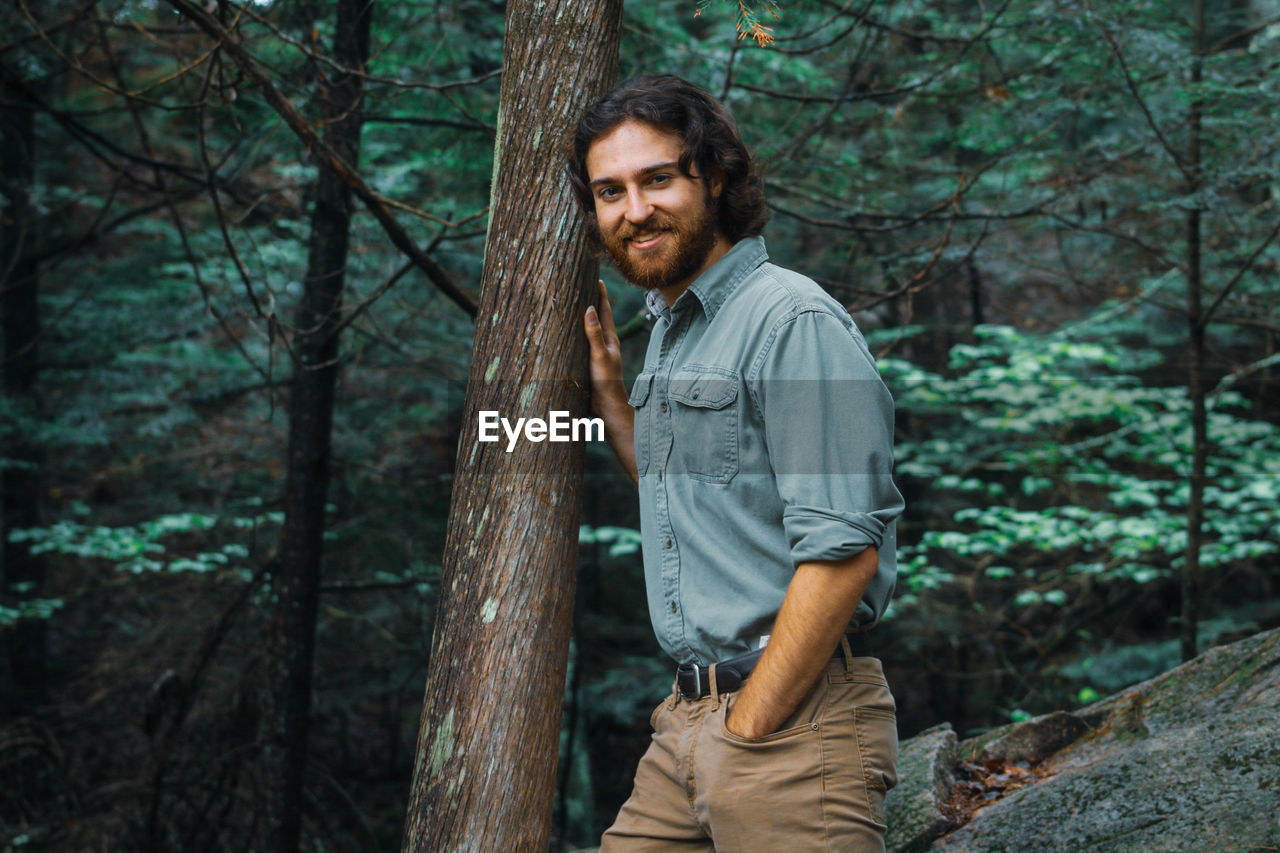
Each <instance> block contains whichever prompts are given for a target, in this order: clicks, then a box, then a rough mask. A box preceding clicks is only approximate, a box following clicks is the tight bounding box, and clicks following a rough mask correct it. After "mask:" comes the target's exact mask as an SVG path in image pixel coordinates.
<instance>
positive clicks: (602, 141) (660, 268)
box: [586, 121, 720, 291]
mask: <svg viewBox="0 0 1280 853" xmlns="http://www.w3.org/2000/svg"><path fill="white" fill-rule="evenodd" d="M683 150H684V149H683V141H682V140H681V138H680V137H679V136H678V135H676V134H674V133H671V132H669V131H666V130H663V129H661V128H657V127H654V126H653V125H650V124H646V123H644V122H638V121H626V122H623V123H622V124H620V125H618V126H617V127H615V128H614V129H613V130H611V131H609V132H608V133H606V134H605V135H604V136H601V137H599V138H598V139H596V141H595V142H593V143H591V147H590V148H588V149H587V162H586V167H587V178H588V181H589V182H590V183H589V186H590V189H591V197H592V199H593V200H594V203H595V212H596V222H597V225H598V227H599V230H600V238H601V242H603V243H604V247H605V249H606V250H607V251H608V253H609V257H610V258H611V259H612V260H613V263H614V265H615V266H616V267H617V268H618V271H619V272H621V273H622V275H623V276H624V277H625V278H626V279H627V281H629V282H631V283H632V284H636V285H639V286H640V287H646V288H648V287H658V288H664V289H665V288H669V287H672V286H676V285H687V284H689V283H690V282H691V281H693V279H694V278H696V277H697V276H698V274H699V273H701V272H702V271H703V270H704V269H706V268H707V267H708V266H710V265H711V262H712V261H713V260H714V259H713V258H712V253H713V250H714V249H715V248H716V247H717V242H718V241H719V240H720V233H719V229H718V228H717V227H716V222H715V216H714V211H713V209H712V202H711V200H712V199H713V198H715V197H718V196H719V195H720V184H719V182H718V181H712V182H710V184H708V182H704V181H703V180H702V179H701V178H700V177H698V176H689V175H686V174H685V173H684V172H682V171H680V166H679V161H680V155H681V153H682V152H683ZM678 289H679V290H681V291H683V287H679V288H678Z"/></svg>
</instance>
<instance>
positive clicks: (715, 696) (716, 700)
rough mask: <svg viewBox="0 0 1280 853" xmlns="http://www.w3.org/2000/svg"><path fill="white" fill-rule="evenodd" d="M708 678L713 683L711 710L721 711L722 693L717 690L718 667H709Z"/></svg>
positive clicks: (712, 665)
mask: <svg viewBox="0 0 1280 853" xmlns="http://www.w3.org/2000/svg"><path fill="white" fill-rule="evenodd" d="M707 678H708V680H709V681H710V682H711V710H713V711H718V710H720V691H719V690H717V689H716V665H715V664H714V663H713V664H711V666H709V667H707Z"/></svg>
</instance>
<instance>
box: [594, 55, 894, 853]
mask: <svg viewBox="0 0 1280 853" xmlns="http://www.w3.org/2000/svg"><path fill="white" fill-rule="evenodd" d="M568 174H569V179H570V181H571V182H572V184H573V187H574V190H575V192H576V194H577V196H578V199H579V201H580V202H581V203H582V206H583V208H584V210H585V211H586V214H587V217H588V219H589V221H590V223H591V226H592V228H593V231H594V233H595V235H596V237H597V238H598V241H599V242H600V243H601V245H602V246H603V247H604V249H605V250H607V252H608V255H609V257H610V258H611V259H612V261H613V263H614V265H615V266H616V267H617V268H618V270H619V271H620V272H621V273H622V275H623V277H624V278H626V280H627V281H629V282H630V283H632V284H635V285H638V286H640V287H643V288H646V289H647V290H648V293H647V295H646V299H647V304H648V307H649V311H650V313H651V314H653V315H654V317H656V324H655V325H654V328H653V331H652V335H651V338H650V341H649V346H648V351H647V353H646V355H645V362H644V368H643V370H642V371H641V372H640V374H639V375H638V376H637V377H636V379H635V381H634V383H633V384H632V386H631V389H630V391H629V392H628V390H627V388H626V386H625V384H624V382H623V379H622V361H621V355H620V346H619V341H618V336H617V332H616V331H615V328H614V322H613V315H612V311H611V309H610V306H609V300H608V295H607V293H606V292H605V289H604V285H603V283H601V285H600V299H599V302H600V307H599V310H598V311H597V309H596V308H594V307H593V308H590V309H588V311H587V315H586V318H585V327H586V334H587V338H588V340H589V342H590V347H591V387H592V408H593V410H594V412H595V414H596V415H597V416H598V417H601V418H603V419H604V421H605V430H606V436H607V438H608V440H609V442H610V445H611V446H612V448H613V450H614V453H615V454H616V455H617V457H618V459H619V461H620V462H621V464H622V466H623V467H624V468H625V469H626V471H627V473H628V475H629V476H630V477H631V479H632V480H633V481H634V482H635V483H636V484H637V486H638V491H639V498H640V524H641V537H642V542H643V552H644V570H645V584H646V589H647V597H648V604H649V614H650V617H651V618H652V620H653V627H654V631H655V633H656V634H657V637H658V641H659V642H660V644H661V645H662V647H663V649H664V650H665V651H666V652H667V653H668V654H670V655H671V657H672V658H674V659H675V661H676V663H677V665H678V667H677V670H676V679H675V685H674V687H673V691H672V694H671V696H670V697H669V698H668V699H665V700H663V702H662V703H660V704H659V706H658V707H657V708H656V709H655V710H654V712H653V715H652V717H651V719H650V724H651V726H652V728H653V737H652V740H651V743H650V746H649V749H648V751H647V752H646V753H645V755H644V757H643V758H642V759H641V761H640V765H639V767H638V768H637V771H636V781H635V788H634V790H633V792H632V794H631V796H630V798H629V799H628V800H627V801H626V803H625V804H624V805H623V806H622V808H621V810H620V811H619V813H618V817H617V819H616V821H615V822H614V824H613V826H612V827H610V828H609V829H608V831H606V832H605V834H604V838H603V840H602V847H601V850H602V851H603V853H619V851H659V850H661V851H694V850H700V851H701V850H707V851H709V850H716V851H745V852H746V853H754V852H755V851H808V850H824V851H825V850H847V851H858V853H862V852H863V851H879V850H883V849H884V829H885V827H884V797H885V794H886V792H887V791H888V790H889V788H891V787H892V786H893V784H894V782H895V781H896V771H895V763H896V759H897V732H896V723H895V717H894V713H895V709H894V703H893V697H892V695H891V694H890V692H889V688H888V686H887V684H886V683H885V679H884V674H883V672H882V670H881V667H880V662H879V661H878V660H877V659H876V658H875V657H873V656H872V655H871V652H870V643H869V640H868V637H867V632H868V631H869V629H870V628H872V627H873V626H874V625H875V624H876V623H877V622H878V621H879V619H880V617H881V615H882V614H883V613H884V611H885V607H886V606H887V604H888V602H889V598H890V595H891V594H892V591H893V584H894V578H895V574H896V569H895V565H896V564H895V559H894V542H895V537H894V519H895V518H896V517H897V516H898V514H899V513H900V512H901V511H902V507H903V502H902V497H901V495H900V494H899V492H898V490H897V488H896V487H895V486H894V484H893V479H892V475H891V472H892V466H893V449H892V441H893V401H892V398H891V397H890V395H889V392H888V390H887V389H886V388H885V386H884V384H883V383H882V382H881V380H880V377H879V373H878V372H877V370H876V367H875V362H874V361H873V359H872V357H871V354H870V352H869V351H868V350H867V346H866V343H865V342H864V340H863V338H862V335H861V334H860V333H859V332H858V330H857V328H856V327H855V325H854V323H853V320H852V319H851V318H850V317H849V314H848V312H846V311H845V310H844V308H843V307H842V306H841V305H840V304H839V303H838V302H836V301H835V300H834V299H832V298H831V297H830V296H829V295H828V294H827V293H826V292H824V291H823V290H822V288H820V287H819V286H818V285H817V284H815V283H814V282H813V281H812V280H810V279H808V278H806V277H804V276H802V275H799V274H797V273H795V272H792V271H790V270H786V269H782V268H780V267H777V266H775V265H773V264H771V263H769V262H768V255H767V253H766V251H765V245H764V241H763V239H762V238H761V237H760V233H761V230H762V228H763V226H764V223H765V220H766V219H767V210H766V207H765V203H764V194H763V190H762V182H761V180H760V178H759V175H758V174H757V172H756V170H755V167H754V165H753V162H752V159H751V155H750V153H749V152H748V151H747V148H746V146H745V145H744V144H743V142H742V140H741V138H740V137H739V134H738V130H737V127H736V124H735V123H734V121H733V118H732V117H731V116H730V115H729V113H728V111H727V110H726V109H725V108H724V106H723V105H721V104H720V103H718V102H717V101H716V100H715V99H713V98H712V97H711V96H710V95H708V94H707V93H706V92H704V91H703V90H701V89H699V88H698V87H696V86H694V85H692V84H690V83H688V82H686V81H684V80H681V79H679V78H677V77H673V76H670V75H646V76H642V77H637V78H635V79H633V80H630V81H628V82H626V83H624V84H622V85H621V86H619V87H618V88H616V89H615V90H614V91H612V92H611V93H609V94H608V95H606V96H605V97H604V98H602V99H601V100H600V101H599V102H597V103H596V104H594V105H593V106H592V107H591V108H590V109H589V110H588V111H587V113H586V115H585V116H583V118H582V120H581V121H580V123H579V125H578V128H577V132H576V134H575V137H574V140H573V145H572V150H571V153H570V155H569V163H568Z"/></svg>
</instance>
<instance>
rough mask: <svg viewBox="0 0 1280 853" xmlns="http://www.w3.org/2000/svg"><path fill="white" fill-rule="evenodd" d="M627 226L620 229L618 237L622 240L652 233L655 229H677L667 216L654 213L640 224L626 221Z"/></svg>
mask: <svg viewBox="0 0 1280 853" xmlns="http://www.w3.org/2000/svg"><path fill="white" fill-rule="evenodd" d="M624 225H625V228H619V229H618V238H619V239H622V240H630V239H631V238H632V237H635V236H637V235H639V234H652V233H653V232H654V231H676V230H679V229H677V228H675V227H674V226H673V225H672V224H671V222H670V220H669V219H668V218H667V217H666V216H661V215H656V214H655V215H654V216H650V217H649V218H648V219H646V220H645V221H644V222H641V223H640V224H639V225H632V224H631V223H630V222H627V223H624Z"/></svg>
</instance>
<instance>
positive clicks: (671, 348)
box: [646, 297, 695, 656]
mask: <svg viewBox="0 0 1280 853" xmlns="http://www.w3.org/2000/svg"><path fill="white" fill-rule="evenodd" d="M691 302H692V297H690V298H688V299H685V300H684V303H683V304H680V305H679V306H678V307H676V308H672V309H669V310H668V311H667V312H665V314H666V318H667V321H668V323H669V325H668V327H667V329H666V330H665V331H664V333H663V337H662V344H661V345H660V347H659V349H658V359H657V363H656V364H654V365H652V371H653V374H654V378H653V382H654V385H653V393H654V395H655V398H656V399H657V401H658V407H657V408H658V411H657V418H656V419H655V423H654V439H655V441H654V442H653V444H652V445H651V446H652V447H653V448H654V450H653V451H651V452H653V453H654V454H655V455H654V456H653V462H654V463H656V464H657V478H656V479H657V484H656V486H655V487H654V498H655V500H654V504H655V506H654V509H655V516H656V520H657V526H658V530H657V533H658V536H657V540H658V542H659V544H660V546H661V559H660V564H661V567H662V571H661V575H662V594H663V598H664V600H665V601H666V602H667V612H666V621H667V636H668V637H671V638H673V639H677V640H678V650H679V651H681V652H683V653H684V654H685V655H688V656H695V653H694V651H693V650H692V649H691V648H690V647H689V644H688V640H687V638H686V637H685V630H684V625H685V619H684V613H683V604H682V603H681V600H680V571H681V565H680V542H679V540H678V538H677V537H676V535H675V530H674V528H673V527H672V524H671V504H670V500H669V495H668V492H667V486H668V483H667V480H668V479H669V478H667V477H665V476H664V473H665V472H666V470H667V465H668V463H669V462H670V460H671V454H672V452H673V450H674V443H675V431H674V427H673V424H672V420H671V418H672V411H671V409H672V406H671V402H670V400H669V399H668V396H667V394H668V390H669V388H670V384H671V373H672V370H673V368H674V366H675V363H676V361H677V356H678V354H679V352H680V348H681V345H682V344H683V343H684V342H685V339H686V337H687V335H688V333H689V325H690V323H691V321H692V313H693V306H692V305H691V304H690V303H691ZM648 369H649V368H648V367H646V370H648Z"/></svg>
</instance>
